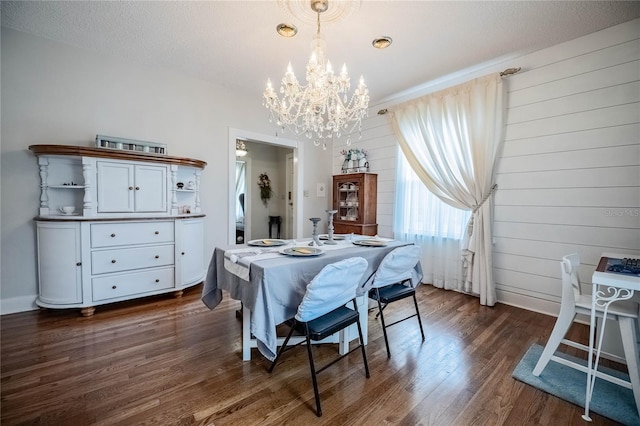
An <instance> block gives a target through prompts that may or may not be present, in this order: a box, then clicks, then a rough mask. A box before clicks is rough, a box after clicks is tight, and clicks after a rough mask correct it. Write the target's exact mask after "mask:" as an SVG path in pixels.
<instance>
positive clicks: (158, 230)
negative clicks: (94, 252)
mask: <svg viewBox="0 0 640 426" xmlns="http://www.w3.org/2000/svg"><path fill="white" fill-rule="evenodd" d="M173 240H174V231H173V222H164V221H158V222H146V223H140V222H128V223H121V222H120V223H92V224H91V247H93V248H96V247H113V246H125V245H131V244H152V243H170V242H173Z"/></svg>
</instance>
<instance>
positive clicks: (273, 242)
mask: <svg viewBox="0 0 640 426" xmlns="http://www.w3.org/2000/svg"><path fill="white" fill-rule="evenodd" d="M247 244H248V245H250V246H258V247H278V246H283V245H285V244H287V242H286V241H285V240H277V239H272V238H265V239H262V240H251V241H249V242H248V243H247Z"/></svg>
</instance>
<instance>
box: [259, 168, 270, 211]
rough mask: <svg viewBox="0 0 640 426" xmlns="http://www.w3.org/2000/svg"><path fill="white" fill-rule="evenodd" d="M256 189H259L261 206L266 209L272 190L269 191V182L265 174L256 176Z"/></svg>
mask: <svg viewBox="0 0 640 426" xmlns="http://www.w3.org/2000/svg"><path fill="white" fill-rule="evenodd" d="M258 187H259V188H260V199H261V200H262V204H264V206H265V207H267V203H268V202H269V200H270V199H271V195H272V194H273V190H272V189H271V180H270V179H269V176H268V175H267V174H266V173H260V176H258Z"/></svg>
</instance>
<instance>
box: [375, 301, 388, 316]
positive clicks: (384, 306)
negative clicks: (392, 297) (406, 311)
mask: <svg viewBox="0 0 640 426" xmlns="http://www.w3.org/2000/svg"><path fill="white" fill-rule="evenodd" d="M387 305H388V303H385V304H384V305H382V309H380V310H379V311H378V313H377V314H376V319H378V318H380V313H381V312H382V311H384V308H386V307H387Z"/></svg>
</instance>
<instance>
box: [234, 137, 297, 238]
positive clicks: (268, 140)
mask: <svg viewBox="0 0 640 426" xmlns="http://www.w3.org/2000/svg"><path fill="white" fill-rule="evenodd" d="M238 139H240V140H244V141H250V142H258V143H265V144H268V145H275V146H280V147H285V148H290V149H292V150H293V193H294V194H295V197H294V208H295V214H294V217H293V221H294V223H293V231H294V232H293V238H301V236H302V185H303V182H302V173H300V170H302V169H303V160H302V159H303V158H304V144H302V143H300V142H298V141H296V140H293V139H284V138H280V137H277V136H271V135H265V134H261V133H255V132H251V131H248V130H242V129H236V128H233V127H230V128H229V145H228V148H229V149H228V161H227V167H228V188H229V189H228V191H227V192H228V201H227V207H228V208H227V243H228V244H236V241H235V240H236V221H235V194H236V187H235V185H236V140H238ZM251 184H252V182H250V181H247V185H251ZM245 202H246V201H245ZM245 207H246V204H245ZM232 218H233V220H232Z"/></svg>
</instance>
